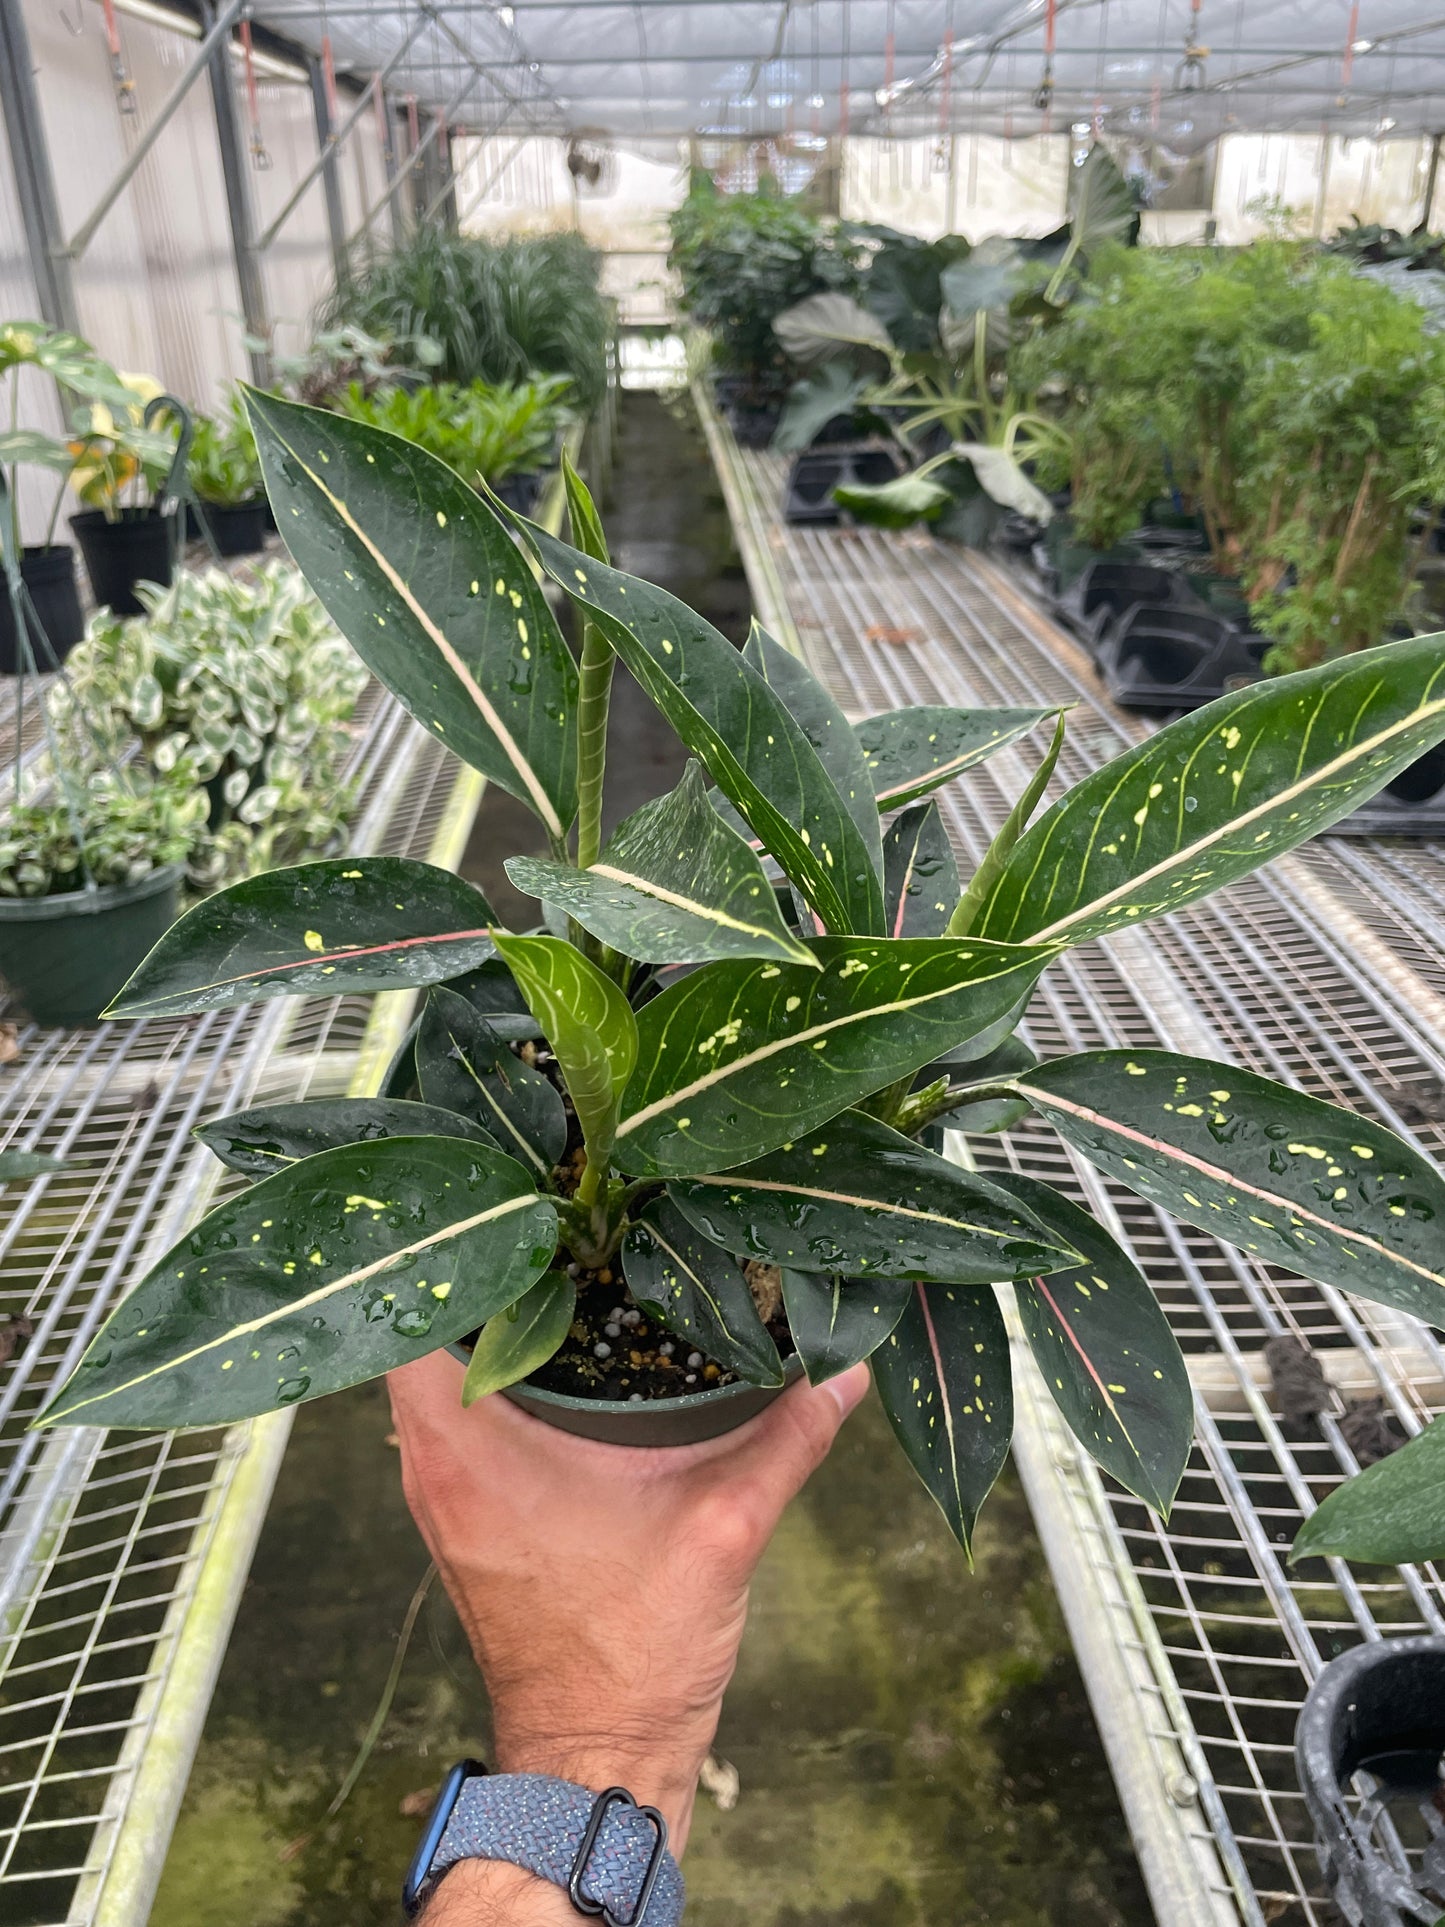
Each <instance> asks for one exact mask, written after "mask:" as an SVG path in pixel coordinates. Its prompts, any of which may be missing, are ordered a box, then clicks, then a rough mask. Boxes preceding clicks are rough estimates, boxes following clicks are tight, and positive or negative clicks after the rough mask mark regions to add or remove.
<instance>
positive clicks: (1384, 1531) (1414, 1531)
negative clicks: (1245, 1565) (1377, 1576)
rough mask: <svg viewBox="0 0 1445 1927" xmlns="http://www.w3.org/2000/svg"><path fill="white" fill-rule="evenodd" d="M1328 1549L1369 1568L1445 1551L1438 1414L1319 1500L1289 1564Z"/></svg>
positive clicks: (1444, 1467) (1444, 1422) (1444, 1448)
mask: <svg viewBox="0 0 1445 1927" xmlns="http://www.w3.org/2000/svg"><path fill="white" fill-rule="evenodd" d="M1332 1553H1334V1554H1337V1555H1338V1556H1339V1557H1340V1558H1341V1559H1358V1560H1359V1561H1361V1563H1362V1564H1364V1565H1370V1566H1405V1565H1413V1564H1414V1563H1415V1562H1416V1561H1418V1560H1424V1559H1439V1558H1441V1557H1445V1418H1437V1419H1436V1420H1435V1421H1434V1422H1433V1423H1432V1424H1430V1425H1427V1426H1426V1427H1425V1430H1424V1431H1423V1432H1421V1433H1419V1434H1418V1435H1417V1436H1416V1437H1415V1438H1413V1439H1411V1440H1410V1442H1409V1444H1408V1445H1402V1446H1401V1448H1400V1450H1399V1451H1398V1452H1392V1453H1391V1454H1390V1456H1389V1457H1388V1458H1386V1459H1381V1460H1379V1462H1378V1463H1377V1464H1375V1465H1368V1466H1366V1467H1365V1469H1364V1471H1363V1472H1358V1473H1356V1475H1355V1477H1354V1478H1352V1479H1347V1480H1346V1481H1345V1483H1344V1484H1343V1485H1339V1486H1336V1487H1335V1489H1334V1491H1333V1492H1331V1493H1330V1494H1329V1496H1328V1497H1327V1498H1325V1499H1322V1500H1321V1501H1320V1504H1319V1507H1318V1508H1317V1510H1315V1511H1314V1512H1312V1513H1311V1514H1310V1516H1309V1517H1308V1518H1307V1519H1306V1520H1305V1522H1304V1524H1303V1525H1302V1526H1301V1527H1300V1529H1299V1531H1298V1532H1297V1533H1296V1534H1295V1542H1294V1544H1293V1545H1292V1546H1291V1547H1290V1553H1289V1556H1290V1563H1291V1564H1292V1565H1293V1564H1294V1562H1295V1561H1296V1560H1299V1559H1309V1558H1313V1557H1317V1556H1318V1557H1325V1556H1328V1555H1329V1554H1332Z"/></svg>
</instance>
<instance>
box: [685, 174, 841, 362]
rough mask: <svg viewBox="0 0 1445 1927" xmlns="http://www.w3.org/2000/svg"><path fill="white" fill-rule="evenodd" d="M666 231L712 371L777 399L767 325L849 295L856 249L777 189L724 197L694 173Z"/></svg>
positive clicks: (775, 350) (773, 347)
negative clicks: (811, 299) (709, 346)
mask: <svg viewBox="0 0 1445 1927" xmlns="http://www.w3.org/2000/svg"><path fill="white" fill-rule="evenodd" d="M669 226H670V228H671V230H672V251H671V254H670V255H669V257H668V258H669V261H670V263H671V265H672V267H673V268H674V269H675V270H676V272H677V274H678V276H679V278H680V280H681V282H682V305H683V307H684V308H685V309H686V311H687V312H688V314H690V315H691V316H692V318H693V320H694V321H695V322H697V324H698V326H699V327H702V328H706V329H707V330H708V331H709V332H710V333H711V335H712V337H713V339H714V342H715V343H716V349H717V358H718V364H719V366H720V367H721V368H723V369H725V370H727V371H728V372H730V373H733V374H738V375H744V376H746V377H747V378H748V379H749V380H750V381H751V382H753V383H754V384H755V385H757V386H759V387H760V388H761V389H762V390H763V391H764V392H769V391H777V392H779V393H780V392H781V389H782V387H783V385H784V384H785V381H786V375H787V366H788V364H787V357H786V356H785V354H784V353H783V350H782V348H781V346H780V345H779V342H778V339H777V337H776V336H775V335H774V333H773V319H774V317H775V316H776V315H780V314H781V313H782V312H783V310H784V309H785V308H791V307H793V306H795V305H796V303H798V302H799V301H802V300H803V299H804V298H805V297H806V296H808V295H810V294H819V293H822V292H824V291H825V290H827V289H830V288H834V289H846V290H850V291H851V290H852V289H853V287H854V285H855V282H856V278H857V274H856V261H857V255H858V250H857V248H856V247H855V246H852V245H850V244H849V242H848V240H847V237H846V236H844V235H840V233H839V231H838V230H837V229H836V228H835V227H833V226H830V225H828V224H826V223H825V222H823V221H821V220H820V219H819V218H818V216H817V215H816V214H814V213H812V211H811V210H810V209H809V208H807V207H805V206H804V205H803V203H802V202H801V201H800V200H797V199H794V198H791V197H789V196H787V195H784V194H783V193H781V192H780V191H779V190H778V189H777V188H776V187H773V186H769V185H765V186H763V187H761V188H759V189H758V191H757V192H756V193H754V194H722V193H719V191H718V189H717V188H716V187H714V185H713V183H712V181H711V180H710V178H709V177H708V176H707V175H706V174H704V173H702V172H701V171H697V172H695V173H694V175H693V180H692V186H691V189H690V191H689V193H688V197H687V199H686V200H685V201H684V202H683V204H682V206H681V207H679V208H677V209H676V210H675V211H674V212H673V214H672V215H671V216H670V218H669Z"/></svg>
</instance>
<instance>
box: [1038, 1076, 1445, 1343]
mask: <svg viewBox="0 0 1445 1927" xmlns="http://www.w3.org/2000/svg"><path fill="white" fill-rule="evenodd" d="M1014 1081H1015V1088H1016V1089H1017V1090H1018V1091H1019V1093H1020V1095H1021V1096H1024V1097H1027V1098H1028V1099H1029V1100H1030V1102H1031V1103H1032V1104H1033V1105H1034V1107H1035V1109H1036V1110H1038V1111H1039V1112H1041V1113H1042V1115H1043V1116H1044V1117H1046V1118H1047V1119H1048V1120H1049V1122H1050V1123H1051V1124H1052V1125H1053V1126H1054V1128H1055V1130H1056V1131H1058V1133H1059V1135H1060V1136H1061V1137H1064V1138H1066V1139H1067V1140H1068V1141H1069V1143H1070V1144H1074V1145H1077V1146H1078V1148H1079V1149H1080V1150H1081V1151H1082V1152H1083V1153H1084V1155H1085V1157H1087V1158H1089V1159H1091V1160H1092V1162H1093V1163H1095V1164H1097V1165H1098V1166H1099V1168H1100V1169H1101V1170H1103V1171H1107V1172H1108V1173H1109V1175H1110V1176H1111V1177H1115V1178H1117V1179H1118V1180H1119V1182H1120V1183H1121V1184H1126V1185H1128V1187H1129V1188H1130V1190H1131V1191H1137V1192H1138V1193H1139V1195H1140V1196H1141V1197H1144V1198H1148V1199H1149V1200H1150V1201H1151V1202H1153V1203H1157V1204H1161V1205H1163V1206H1164V1208H1165V1209H1166V1210H1168V1211H1171V1212H1173V1214H1174V1216H1175V1217H1177V1218H1183V1219H1185V1220H1186V1222H1188V1223H1190V1224H1197V1225H1202V1226H1203V1227H1204V1228H1205V1229H1206V1230H1207V1231H1211V1232H1213V1233H1214V1235H1215V1236H1216V1237H1217V1238H1224V1239H1227V1240H1228V1242H1229V1243H1230V1244H1236V1245H1241V1246H1243V1248H1244V1249H1245V1250H1246V1251H1252V1252H1253V1253H1255V1255H1256V1256H1257V1257H1260V1258H1263V1259H1265V1260H1267V1261H1268V1262H1269V1263H1271V1264H1277V1265H1285V1266H1287V1267H1288V1268H1289V1269H1290V1270H1291V1271H1298V1272H1302V1273H1303V1274H1304V1276H1305V1277H1307V1278H1318V1279H1319V1280H1320V1281H1321V1283H1323V1284H1327V1285H1338V1286H1339V1287H1340V1288H1341V1289H1342V1290H1345V1291H1353V1292H1357V1293H1358V1294H1359V1295H1360V1296H1361V1297H1362V1298H1374V1299H1378V1300H1379V1302H1380V1303H1381V1304H1385V1305H1393V1306H1394V1307H1395V1308H1396V1309H1397V1310H1400V1311H1409V1312H1414V1313H1415V1314H1416V1315H1417V1316H1418V1317H1421V1318H1423V1319H1425V1320H1426V1322H1427V1323H1429V1324H1437V1323H1439V1322H1441V1321H1442V1320H1445V1296H1442V1292H1445V1245H1442V1241H1441V1227H1442V1226H1445V1178H1442V1176H1441V1174H1440V1173H1439V1171H1437V1170H1436V1169H1435V1167H1434V1166H1433V1165H1432V1164H1431V1163H1429V1161H1428V1160H1427V1159H1425V1158H1423V1157H1421V1156H1420V1154H1419V1152H1418V1151H1415V1150H1412V1149H1411V1147H1410V1146H1409V1145H1408V1144H1406V1143H1404V1142H1403V1140H1401V1139H1400V1138H1398V1137H1396V1136H1395V1134H1394V1132H1393V1131H1387V1130H1385V1128H1384V1127H1383V1126H1382V1125H1379V1124H1375V1123H1372V1122H1370V1121H1369V1120H1368V1119H1367V1118H1363V1117H1356V1116H1355V1115H1353V1113H1351V1112H1349V1111H1342V1110H1339V1109H1337V1108H1336V1106H1334V1105H1333V1104H1324V1103H1322V1102H1321V1101H1320V1099H1319V1098H1317V1097H1306V1096H1305V1095H1304V1093H1303V1092H1302V1091H1293V1090H1290V1089H1288V1088H1287V1087H1286V1086H1285V1085H1283V1084H1275V1083H1271V1081H1270V1080H1269V1079H1268V1078H1266V1077H1256V1076H1255V1075H1254V1074H1253V1073H1252V1072H1250V1071H1242V1070H1239V1069H1237V1068H1236V1067H1235V1066H1234V1065H1232V1064H1211V1063H1209V1062H1207V1061H1206V1060H1204V1059H1201V1058H1196V1057H1177V1056H1175V1055H1174V1053H1173V1052H1171V1051H1154V1050H1151V1051H1132V1052H1131V1051H1088V1052H1086V1053H1084V1054H1083V1055H1082V1056H1079V1057H1061V1058H1057V1059H1056V1060H1055V1061H1054V1062H1053V1063H1051V1064H1040V1065H1039V1067H1038V1068H1037V1069H1036V1070H1032V1071H1026V1072H1024V1074H1023V1075H1022V1076H1020V1077H1018V1078H1016V1079H1015V1080H1014Z"/></svg>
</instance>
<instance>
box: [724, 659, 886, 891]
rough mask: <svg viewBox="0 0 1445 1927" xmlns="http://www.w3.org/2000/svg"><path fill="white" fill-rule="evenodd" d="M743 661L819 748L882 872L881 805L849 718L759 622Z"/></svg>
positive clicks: (870, 856)
mask: <svg viewBox="0 0 1445 1927" xmlns="http://www.w3.org/2000/svg"><path fill="white" fill-rule="evenodd" d="M743 660H744V661H745V662H747V663H750V664H751V665H752V667H753V668H754V669H756V670H757V672H758V674H759V675H760V676H761V677H762V679H763V681H764V682H765V683H767V684H768V685H769V687H770V688H771V689H772V690H773V692H774V694H775V695H776V696H777V697H778V699H779V701H780V702H782V703H783V704H784V706H785V707H786V708H787V710H788V713H789V714H790V715H791V716H792V718H793V720H794V722H795V723H796V724H797V725H798V727H799V729H801V730H802V732H803V734H804V735H805V736H806V737H807V739H808V741H809V742H810V743H811V744H812V745H813V748H814V749H815V750H816V751H817V752H818V761H819V762H820V763H821V764H822V765H823V768H824V769H825V770H826V771H827V772H828V775H829V776H830V777H831V779H832V782H833V787H834V789H836V790H837V792H838V794H839V795H840V796H841V797H842V799H843V802H844V804H845V806H846V808H847V811H848V814H849V816H851V817H852V819H853V823H854V826H855V827H856V829H857V831H858V834H859V836H860V837H861V838H862V840H863V845H864V847H865V849H866V850H867V852H868V859H869V861H870V862H871V863H872V865H873V868H874V871H875V872H876V873H877V875H879V876H880V877H881V876H882V874H883V840H882V835H881V833H880V831H879V828H878V806H877V804H876V802H875V801H874V798H873V783H872V779H871V777H870V776H869V774H868V765H867V762H866V761H865V760H864V756H863V751H862V749H861V748H860V747H859V744H858V739H857V737H856V736H855V735H854V734H853V730H852V726H851V725H850V723H849V721H848V718H847V717H846V716H845V715H844V714H843V712H842V710H841V709H840V708H839V707H838V705H837V703H835V702H834V701H833V698H832V697H831V696H830V695H829V694H828V692H827V690H826V689H825V688H824V687H823V685H822V684H821V683H820V682H819V681H818V679H817V677H816V676H815V675H814V674H813V673H812V671H811V670H810V669H809V668H808V666H807V665H806V663H803V662H800V661H799V659H798V658H797V657H796V656H795V655H793V654H792V652H791V651H790V650H787V649H785V648H784V647H783V645H782V644H781V643H780V642H777V641H775V640H774V639H773V637H772V636H770V635H769V634H768V632H767V630H766V629H762V628H760V627H759V626H758V624H757V622H756V621H755V622H754V623H753V626H752V629H751V631H750V632H749V635H748V639H747V642H746V643H745V644H744V645H743Z"/></svg>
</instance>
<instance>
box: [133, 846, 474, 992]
mask: <svg viewBox="0 0 1445 1927" xmlns="http://www.w3.org/2000/svg"><path fill="white" fill-rule="evenodd" d="M492 921H493V918H492V910H491V906H490V905H489V904H488V902H487V900H486V898H485V897H484V896H483V895H482V893H481V891H480V890H478V889H477V888H476V887H475V886H474V885H473V884H470V883H464V882H463V881H462V879H461V878H460V877H458V876H454V875H453V874H452V872H451V871H450V870H441V869H438V868H436V867H435V866H434V865H433V864H430V863H415V862H413V861H412V860H411V859H410V858H409V857H400V856H354V857H346V856H338V857H329V858H327V860H326V861H325V862H322V863H298V864H297V865H296V866H295V867H294V868H293V869H287V870H267V871H265V872H264V873H263V874H262V875H261V876H254V877H245V878H244V879H243V880H242V881H241V882H240V883H233V884H232V885H231V886H230V888H229V889H227V890H218V891H217V892H216V894H215V895H214V896H211V897H207V898H206V900H205V902H204V903H198V904H197V905H196V906H195V908H194V909H193V910H188V911H187V912H186V914H185V915H184V916H183V917H181V918H180V919H179V920H178V921H177V922H175V923H173V924H172V925H171V927H170V929H169V930H168V931H167V932H166V934H165V935H164V936H163V937H162V938H161V940H160V942H159V943H158V944H157V945H156V947H155V949H154V950H152V952H151V953H150V955H149V956H148V957H147V958H146V960H145V962H144V963H143V964H142V965H141V967H140V969H139V970H137V971H136V973H135V975H134V976H133V977H132V978H131V980H130V982H129V983H128V984H127V985H126V987H125V989H124V990H123V991H122V992H121V993H120V995H119V996H118V997H117V998H116V1000H115V1002H114V1004H113V1005H112V1006H111V1008H110V1010H109V1011H108V1012H107V1013H106V1014H107V1016H111V1017H178V1016H181V1015H183V1014H185V1013H186V1012H189V1011H195V1010H224V1009H227V1008H229V1007H230V1006H231V1005H233V1004H248V1003H253V1002H255V1001H257V1000H258V999H260V998H263V997H309V996H316V995H318V994H319V995H322V996H332V995H337V994H339V993H340V992H342V991H358V990H410V989H414V988H416V987H417V986H419V985H421V984H434V983H438V982H440V981H441V980H442V979H443V978H444V977H454V976H456V975H457V973H458V972H459V971H463V970H468V969H470V968H471V967H472V966H473V965H474V964H479V963H481V962H482V961H483V959H484V958H486V957H490V956H491V955H492V952H493V944H492V935H491V924H492Z"/></svg>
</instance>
